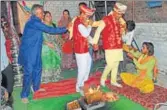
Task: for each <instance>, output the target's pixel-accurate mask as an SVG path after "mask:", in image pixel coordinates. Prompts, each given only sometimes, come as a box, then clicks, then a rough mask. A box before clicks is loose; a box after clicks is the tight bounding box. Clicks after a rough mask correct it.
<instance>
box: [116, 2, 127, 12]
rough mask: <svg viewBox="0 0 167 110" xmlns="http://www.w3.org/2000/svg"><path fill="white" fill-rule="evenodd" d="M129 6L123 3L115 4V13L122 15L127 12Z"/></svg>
mask: <svg viewBox="0 0 167 110" xmlns="http://www.w3.org/2000/svg"><path fill="white" fill-rule="evenodd" d="M126 9H127V6H126V5H124V4H122V3H118V2H117V3H115V5H114V11H116V12H118V13H120V14H124V13H125V12H126Z"/></svg>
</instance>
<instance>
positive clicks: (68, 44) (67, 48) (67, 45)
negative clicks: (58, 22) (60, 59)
mask: <svg viewBox="0 0 167 110" xmlns="http://www.w3.org/2000/svg"><path fill="white" fill-rule="evenodd" d="M68 36H69V35H67V34H64V35H63V36H62V37H63V38H64V39H68ZM66 37H67V38H66ZM62 51H63V53H65V54H72V53H73V41H72V40H66V41H65V42H64V44H63V46H62Z"/></svg>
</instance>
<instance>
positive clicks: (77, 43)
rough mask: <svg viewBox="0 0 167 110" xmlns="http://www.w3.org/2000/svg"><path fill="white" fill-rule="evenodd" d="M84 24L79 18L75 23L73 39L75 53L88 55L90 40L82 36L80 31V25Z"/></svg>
mask: <svg viewBox="0 0 167 110" xmlns="http://www.w3.org/2000/svg"><path fill="white" fill-rule="evenodd" d="M79 24H83V23H82V22H81V19H80V18H79V17H77V18H76V20H75V21H74V27H73V38H74V52H75V53H86V52H88V51H89V50H88V40H87V39H86V38H85V37H83V36H82V35H81V33H80V32H79V30H78V25H79Z"/></svg>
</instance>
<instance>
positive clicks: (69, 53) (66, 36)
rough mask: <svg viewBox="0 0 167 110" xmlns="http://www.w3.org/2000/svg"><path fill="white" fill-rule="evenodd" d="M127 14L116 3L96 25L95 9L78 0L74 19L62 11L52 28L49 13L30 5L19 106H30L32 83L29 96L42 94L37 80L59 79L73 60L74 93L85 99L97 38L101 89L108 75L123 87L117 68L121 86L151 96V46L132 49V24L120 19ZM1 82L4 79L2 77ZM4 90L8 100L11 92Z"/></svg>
mask: <svg viewBox="0 0 167 110" xmlns="http://www.w3.org/2000/svg"><path fill="white" fill-rule="evenodd" d="M126 10H127V6H125V5H123V4H121V3H117V2H116V3H115V6H114V8H113V10H112V11H111V12H110V13H109V14H108V15H106V16H104V17H103V18H102V20H100V21H94V20H92V19H90V17H91V16H93V14H94V12H95V9H92V8H89V7H88V6H87V4H86V3H84V2H81V3H80V4H79V12H80V13H79V14H78V16H75V17H74V18H73V19H72V18H71V17H70V12H69V11H68V10H67V9H65V10H64V11H63V12H62V17H61V19H60V20H59V21H58V23H57V24H56V23H54V22H53V20H52V15H51V13H50V12H49V11H44V10H43V7H42V6H41V5H38V4H35V5H33V7H32V9H31V17H30V18H29V20H28V21H27V23H26V24H25V27H24V32H23V35H22V37H21V43H20V48H19V63H20V65H22V66H23V87H22V92H21V98H22V102H23V103H28V96H29V94H30V90H31V85H32V89H33V92H36V91H45V89H43V88H40V84H41V81H42V82H45V83H48V82H56V81H58V79H59V78H60V72H61V71H62V70H61V69H62V68H67V69H69V70H71V69H73V68H72V63H73V62H74V61H76V64H77V70H78V76H77V83H76V92H80V93H81V95H84V94H83V88H84V82H85V81H86V80H87V79H88V78H89V73H90V70H91V67H92V63H93V59H92V56H93V54H92V53H93V51H98V49H99V47H100V46H99V39H101V41H102V48H103V49H104V52H105V60H106V66H105V69H104V71H103V74H102V76H101V80H100V84H101V86H105V81H106V80H107V77H108V75H109V73H111V74H110V76H111V80H110V83H111V85H114V86H117V87H119V88H120V89H121V87H122V85H121V84H119V83H118V82H117V76H118V69H119V67H120V68H121V71H120V72H121V73H120V77H121V79H122V81H123V82H124V83H125V84H127V85H129V86H131V87H135V88H138V89H139V90H140V91H141V92H142V93H150V92H152V91H153V90H154V81H155V80H156V78H157V73H158V72H157V70H158V69H157V60H156V58H155V56H154V45H153V44H152V43H151V42H144V43H143V45H142V50H141V51H140V50H137V49H136V48H134V47H132V46H131V44H132V40H133V36H134V30H135V22H134V21H132V20H125V19H124V18H123V15H124V14H125V12H126ZM92 28H97V29H96V30H95V33H94V34H91V32H92ZM2 33H3V32H2ZM6 40H7V38H6ZM1 41H2V40H1ZM4 41H5V39H4ZM2 47H4V50H7V47H5V42H3V43H2V42H1V50H2ZM5 48H6V49H5ZM1 53H4V51H3V52H1ZM5 53H6V52H5ZM5 53H4V57H5V58H2V57H1V60H2V59H3V62H2V61H1V73H2V75H6V74H7V73H9V72H6V73H5V71H7V70H9V69H7V68H9V67H7V65H9V64H10V63H9V61H10V60H9V58H10V57H8V56H7V55H6V56H5ZM5 59H6V60H5ZM126 59H128V60H129V59H131V61H132V62H133V63H134V65H135V67H136V69H137V73H136V74H135V73H133V74H132V73H128V71H127V70H126ZM2 64H3V65H2ZM2 66H3V68H2ZM11 71H12V70H11ZM10 74H12V72H10ZM2 81H5V78H4V77H3V79H2ZM9 83H11V82H9ZM12 86H13V85H12ZM4 87H5V88H6V89H7V92H8V93H9V97H10V95H11V93H12V92H11V91H13V89H12V90H10V89H8V87H6V86H4Z"/></svg>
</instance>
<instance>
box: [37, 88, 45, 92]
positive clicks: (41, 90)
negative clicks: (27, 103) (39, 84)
mask: <svg viewBox="0 0 167 110" xmlns="http://www.w3.org/2000/svg"><path fill="white" fill-rule="evenodd" d="M38 91H40V92H45V91H46V90H45V89H44V88H40V89H39V90H38Z"/></svg>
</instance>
